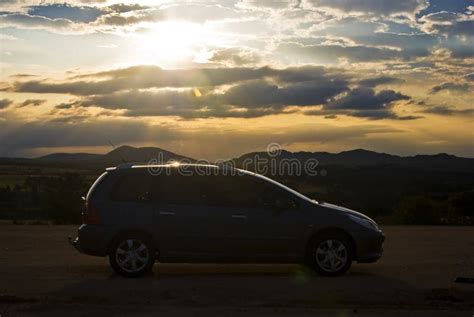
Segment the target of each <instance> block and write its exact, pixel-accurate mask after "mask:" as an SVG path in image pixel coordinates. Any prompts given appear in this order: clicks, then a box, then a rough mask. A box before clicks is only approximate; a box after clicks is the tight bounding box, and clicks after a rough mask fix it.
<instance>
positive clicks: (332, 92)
mask: <svg viewBox="0 0 474 317" xmlns="http://www.w3.org/2000/svg"><path fill="white" fill-rule="evenodd" d="M346 90H348V87H347V82H345V81H343V80H339V79H336V80H326V79H321V80H320V81H316V80H313V81H303V82H298V83H289V84H286V85H284V86H278V85H276V84H274V83H270V82H267V81H265V80H257V81H248V82H245V83H241V84H237V85H235V86H233V87H231V88H229V89H228V90H226V91H225V92H224V93H219V92H208V93H206V92H203V94H202V95H196V93H195V92H194V90H184V91H183V90H179V91H178V90H168V89H165V90H160V91H157V92H151V91H137V90H133V91H127V92H119V93H113V94H108V95H97V96H92V97H90V98H86V99H83V100H82V101H80V102H78V103H75V104H66V106H64V105H60V106H59V107H58V108H66V107H68V108H70V107H72V106H76V105H80V106H84V107H89V106H99V107H102V108H107V109H126V110H127V112H126V113H125V115H130V116H138V115H142V116H143V115H149V116H180V117H183V118H197V117H202V118H207V117H259V116H263V115H269V114H279V113H284V112H286V110H285V109H284V108H285V107H287V106H311V105H319V104H323V103H326V102H327V101H328V100H329V99H330V98H332V97H334V96H336V95H337V94H340V93H341V92H343V91H346Z"/></svg>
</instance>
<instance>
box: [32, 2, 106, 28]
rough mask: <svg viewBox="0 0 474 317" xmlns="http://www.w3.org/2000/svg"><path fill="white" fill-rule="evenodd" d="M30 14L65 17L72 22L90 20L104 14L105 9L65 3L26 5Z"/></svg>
mask: <svg viewBox="0 0 474 317" xmlns="http://www.w3.org/2000/svg"><path fill="white" fill-rule="evenodd" d="M27 13H28V14H29V15H31V16H41V17H45V18H49V19H67V20H70V21H73V22H86V23H87V22H92V21H95V20H96V19H97V18H98V17H100V16H101V15H103V14H105V13H106V11H104V10H101V9H98V8H96V7H86V6H81V7H77V6H72V5H69V4H67V3H64V4H61V3H51V4H43V5H35V6H30V7H28V11H27Z"/></svg>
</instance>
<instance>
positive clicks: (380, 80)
mask: <svg viewBox="0 0 474 317" xmlns="http://www.w3.org/2000/svg"><path fill="white" fill-rule="evenodd" d="M400 82H403V80H401V79H399V78H394V77H387V76H380V77H375V78H368V79H363V80H361V81H359V85H361V86H365V87H371V88H372V87H376V86H378V85H386V84H393V83H400Z"/></svg>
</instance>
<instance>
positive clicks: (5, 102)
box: [0, 98, 13, 109]
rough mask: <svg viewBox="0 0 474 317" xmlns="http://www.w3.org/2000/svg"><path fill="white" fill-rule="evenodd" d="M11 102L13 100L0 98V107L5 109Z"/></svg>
mask: <svg viewBox="0 0 474 317" xmlns="http://www.w3.org/2000/svg"><path fill="white" fill-rule="evenodd" d="M12 103H13V100H10V99H6V98H5V99H0V109H5V108H6V107H8V106H9V105H11V104H12Z"/></svg>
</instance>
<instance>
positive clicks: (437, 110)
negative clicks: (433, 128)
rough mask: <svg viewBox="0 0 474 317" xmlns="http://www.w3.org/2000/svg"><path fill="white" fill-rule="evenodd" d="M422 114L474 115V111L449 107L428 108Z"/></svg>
mask: <svg viewBox="0 0 474 317" xmlns="http://www.w3.org/2000/svg"><path fill="white" fill-rule="evenodd" d="M421 112H422V113H431V114H437V115H442V116H456V115H468V116H470V115H473V114H474V109H457V108H454V107H449V106H428V107H426V109H424V110H422V111H421Z"/></svg>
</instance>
